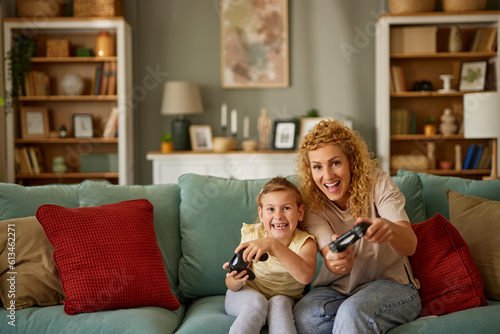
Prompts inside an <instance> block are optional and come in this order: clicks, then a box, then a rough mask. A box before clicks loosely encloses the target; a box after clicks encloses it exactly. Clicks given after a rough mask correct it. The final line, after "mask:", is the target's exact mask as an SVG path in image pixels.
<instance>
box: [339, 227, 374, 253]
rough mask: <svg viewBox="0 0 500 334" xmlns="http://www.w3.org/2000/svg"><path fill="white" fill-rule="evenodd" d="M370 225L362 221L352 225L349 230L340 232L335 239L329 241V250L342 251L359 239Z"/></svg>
mask: <svg viewBox="0 0 500 334" xmlns="http://www.w3.org/2000/svg"><path fill="white" fill-rule="evenodd" d="M370 225H371V224H370V223H365V222H362V223H359V224H358V225H356V226H354V227H353V228H352V229H351V230H350V231H347V232H346V233H344V234H342V235H341V236H340V237H339V238H338V239H337V240H334V241H332V242H330V250H331V251H332V252H334V253H338V252H342V251H344V250H345V249H346V248H347V247H348V246H350V245H352V244H353V243H355V242H356V241H358V240H359V239H361V238H362V237H363V235H364V234H365V232H366V230H367V229H368V227H370Z"/></svg>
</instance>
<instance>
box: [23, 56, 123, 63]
mask: <svg viewBox="0 0 500 334" xmlns="http://www.w3.org/2000/svg"><path fill="white" fill-rule="evenodd" d="M117 60H118V58H117V57H32V58H31V62H32V63H102V62H105V61H110V62H113V61H117Z"/></svg>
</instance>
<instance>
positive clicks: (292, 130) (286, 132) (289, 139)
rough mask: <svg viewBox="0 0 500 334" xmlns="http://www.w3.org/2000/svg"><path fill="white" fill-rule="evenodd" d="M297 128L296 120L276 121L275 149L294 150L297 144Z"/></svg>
mask: <svg viewBox="0 0 500 334" xmlns="http://www.w3.org/2000/svg"><path fill="white" fill-rule="evenodd" d="M297 128H298V126H297V121H296V120H277V121H275V122H274V140H273V149H275V150H294V149H295V146H296V145H297V140H296V139H297V130H298V129H297Z"/></svg>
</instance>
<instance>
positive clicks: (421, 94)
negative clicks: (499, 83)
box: [391, 90, 496, 98]
mask: <svg viewBox="0 0 500 334" xmlns="http://www.w3.org/2000/svg"><path fill="white" fill-rule="evenodd" d="M479 92H496V91H492V90H488V91H454V92H449V93H438V92H437V91H432V92H401V93H391V97H397V98H414V97H418V98H420V97H453V96H456V97H460V96H464V94H468V93H479Z"/></svg>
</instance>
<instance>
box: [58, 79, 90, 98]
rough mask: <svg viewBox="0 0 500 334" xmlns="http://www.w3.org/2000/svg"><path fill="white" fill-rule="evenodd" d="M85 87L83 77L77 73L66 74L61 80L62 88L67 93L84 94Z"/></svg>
mask: <svg viewBox="0 0 500 334" xmlns="http://www.w3.org/2000/svg"><path fill="white" fill-rule="evenodd" d="M84 89H85V83H84V82H83V79H82V78H81V77H80V76H79V75H76V74H66V75H64V77H63V78H62V80H61V90H62V91H63V93H64V94H66V95H82V94H83V90H84Z"/></svg>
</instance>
